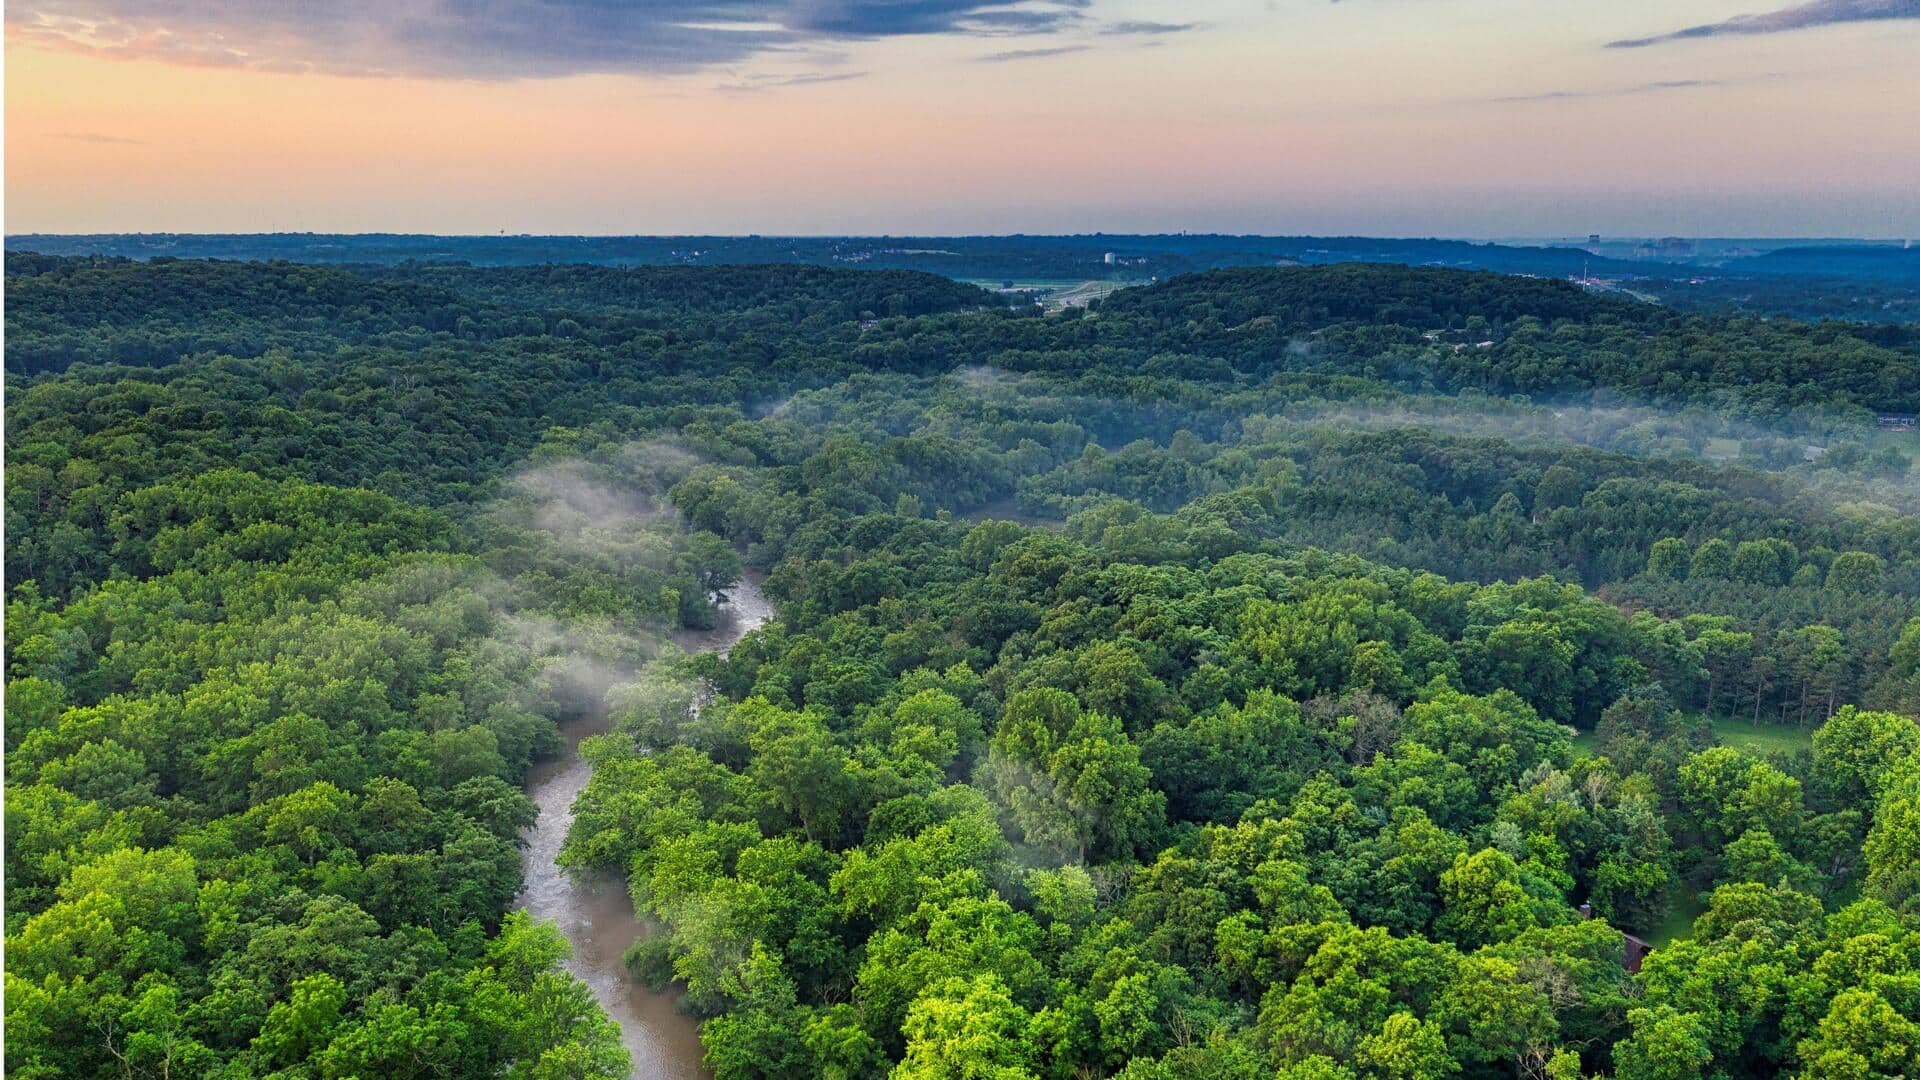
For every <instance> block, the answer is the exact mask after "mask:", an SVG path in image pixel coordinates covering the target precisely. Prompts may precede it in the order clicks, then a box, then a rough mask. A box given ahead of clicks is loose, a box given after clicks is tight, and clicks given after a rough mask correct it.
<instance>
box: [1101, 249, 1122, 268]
mask: <svg viewBox="0 0 1920 1080" xmlns="http://www.w3.org/2000/svg"><path fill="white" fill-rule="evenodd" d="M1100 261H1101V262H1104V263H1106V264H1107V265H1108V266H1112V265H1113V264H1114V263H1115V262H1116V261H1118V257H1117V256H1115V255H1114V253H1113V252H1111V251H1109V252H1107V253H1106V255H1105V256H1103V257H1102V258H1101V260H1100Z"/></svg>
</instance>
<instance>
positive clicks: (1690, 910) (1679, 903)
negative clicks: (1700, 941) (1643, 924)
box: [1640, 893, 1707, 949]
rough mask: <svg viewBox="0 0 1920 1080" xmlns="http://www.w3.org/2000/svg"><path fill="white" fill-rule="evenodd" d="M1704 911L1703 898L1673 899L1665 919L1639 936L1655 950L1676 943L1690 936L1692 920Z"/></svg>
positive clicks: (1689, 896)
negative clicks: (1671, 907) (1671, 906)
mask: <svg viewBox="0 0 1920 1080" xmlns="http://www.w3.org/2000/svg"><path fill="white" fill-rule="evenodd" d="M1706 910H1707V902H1706V898H1705V897H1701V896H1695V895H1693V894H1691V893H1688V894H1686V895H1683V896H1676V897H1674V898H1673V909H1672V910H1671V911H1668V912H1667V917H1666V918H1664V919H1662V920H1660V923H1659V925H1657V926H1652V927H1649V928H1648V929H1647V932H1646V933H1644V934H1642V935H1640V936H1641V938H1643V939H1644V940H1645V941H1646V943H1647V944H1649V945H1652V946H1653V947H1654V948H1656V949H1657V948H1659V947H1660V946H1662V945H1666V944H1669V943H1671V942H1674V941H1678V940H1679V939H1681V938H1683V937H1688V936H1690V935H1692V933H1693V920H1695V919H1697V918H1699V917H1700V914H1701V912H1704V911H1706Z"/></svg>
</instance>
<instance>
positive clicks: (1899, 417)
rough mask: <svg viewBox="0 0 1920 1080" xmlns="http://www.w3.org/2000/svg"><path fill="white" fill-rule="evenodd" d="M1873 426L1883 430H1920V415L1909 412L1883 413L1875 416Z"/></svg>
mask: <svg viewBox="0 0 1920 1080" xmlns="http://www.w3.org/2000/svg"><path fill="white" fill-rule="evenodd" d="M1873 426H1874V427H1877V428H1879V429H1880V430H1881V431H1904V432H1914V431H1920V417H1915V416H1913V415H1911V414H1909V413H1881V414H1880V415H1879V416H1877V417H1875V418H1874V421H1873Z"/></svg>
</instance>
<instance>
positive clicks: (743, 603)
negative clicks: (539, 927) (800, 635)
mask: <svg viewBox="0 0 1920 1080" xmlns="http://www.w3.org/2000/svg"><path fill="white" fill-rule="evenodd" d="M728 601H729V602H728V603H726V604H725V605H723V606H722V607H721V608H720V621H719V623H718V625H716V626H715V627H714V628H713V629H712V630H706V631H684V632H681V633H678V634H675V635H674V642H675V644H677V645H679V646H680V647H681V648H682V649H685V650H687V651H688V652H700V651H703V650H711V651H714V652H720V653H725V652H726V650H727V649H729V648H731V647H732V646H733V643H734V642H736V641H739V640H740V638H741V637H742V636H743V635H745V634H746V633H747V631H749V630H752V629H754V628H755V627H757V626H759V625H761V624H762V623H764V622H766V621H767V619H768V618H769V617H770V616H771V615H772V608H771V606H770V605H769V604H768V602H767V598H766V596H765V595H764V594H762V593H761V591H760V578H759V575H757V574H755V575H749V576H747V577H745V578H743V579H742V580H741V581H740V583H739V584H738V585H736V586H735V587H734V588H733V590H732V592H731V594H730V596H729V598H728ZM611 726H612V719H611V717H610V716H609V714H608V713H607V712H606V711H605V710H602V711H599V712H597V713H594V714H592V715H589V716H585V717H582V718H580V719H579V720H576V721H573V722H572V723H568V724H563V725H561V728H560V734H561V735H562V736H563V737H564V738H565V739H566V742H567V750H566V753H565V754H563V755H561V756H560V757H558V758H555V759H553V760H551V761H543V762H539V763H537V764H535V765H534V767H533V768H532V770H530V771H529V772H528V774H527V795H528V797H529V798H531V799H533V801H534V803H535V804H536V805H537V806H539V808H540V818H539V820H538V821H537V822H535V824H534V826H533V828H532V829H530V830H528V832H527V835H526V839H527V846H526V849H525V853H524V854H523V855H522V856H521V867H522V872H523V874H524V876H525V879H526V889H525V891H524V892H522V893H521V894H520V897H519V900H518V901H517V904H518V906H520V907H523V908H525V909H526V910H527V911H528V912H529V913H530V914H532V915H533V916H534V917H535V918H538V919H551V920H553V921H554V922H555V923H557V924H559V927H560V932H561V933H562V934H565V935H566V938H567V940H568V941H570V942H572V943H573V959H572V960H571V961H569V963H568V966H569V967H570V968H571V969H572V971H573V973H574V974H575V975H577V976H578V977H579V978H580V980H581V981H582V982H584V983H586V984H587V986H589V987H590V988H592V990H593V994H594V997H595V998H597V999H599V1001H600V1005H601V1007H602V1008H603V1009H605V1010H606V1012H607V1015H608V1016H610V1017H612V1018H613V1020H614V1022H615V1023H617V1024H619V1025H620V1032H621V1041H623V1042H624V1043H625V1044H626V1047H627V1052H628V1053H629V1054H631V1055H632V1057H633V1075H634V1076H635V1077H636V1078H638V1080H697V1078H701V1077H705V1076H706V1075H707V1072H706V1069H705V1068H704V1067H703V1066H702V1065H701V1057H702V1056H703V1053H704V1051H703V1050H702V1048H701V1046H700V1033H699V1024H698V1023H697V1022H696V1021H694V1020H693V1019H692V1018H691V1017H689V1016H687V1015H685V1014H683V1013H682V1012H680V1011H679V1008H678V1002H679V994H678V993H677V992H676V991H674V990H672V989H668V990H664V991H656V990H651V989H649V988H648V987H647V986H646V985H645V984H643V983H640V982H637V981H635V980H634V978H633V977H632V976H631V975H629V974H628V973H627V970H626V964H625V960H624V958H625V956H626V951H627V947H628V946H629V945H631V944H633V942H634V940H635V939H636V938H639V937H642V936H644V935H645V934H647V933H648V931H649V928H648V927H647V926H646V925H645V924H644V923H643V922H642V921H641V920H640V919H638V918H637V917H635V915H634V912H633V902H632V900H631V899H630V898H629V897H628V894H627V883H626V881H625V880H624V879H623V878H622V877H621V875H619V874H617V873H613V872H604V871H603V872H595V873H585V874H580V875H577V876H576V875H569V874H568V873H567V872H566V871H564V870H562V869H561V868H560V867H559V865H558V864H557V863H556V861H555V860H556V859H557V858H558V857H559V854H560V846H561V845H562V844H563V843H565V842H566V839H567V829H568V827H569V826H571V825H572V824H573V802H574V799H575V798H577V797H578V796H579V794H580V792H581V791H582V790H583V789H585V788H586V786H587V780H588V778H589V777H590V776H592V774H593V769H592V767H591V766H589V765H588V764H587V762H586V761H585V760H584V759H582V758H581V757H580V755H579V748H580V742H581V740H583V739H586V738H588V737H589V736H593V735H599V734H602V733H603V732H605V731H607V730H608V729H609V728H610V727H611Z"/></svg>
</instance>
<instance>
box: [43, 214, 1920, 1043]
mask: <svg viewBox="0 0 1920 1080" xmlns="http://www.w3.org/2000/svg"><path fill="white" fill-rule="evenodd" d="M6 301H7V303H6V357H5V366H6V376H7V397H8V402H7V404H8V409H7V415H6V432H5V441H6V458H7V472H6V478H5V496H6V525H7V545H6V629H5V638H6V662H7V679H8V682H7V687H6V726H5V749H6V784H5V800H6V823H7V829H6V880H5V884H6V900H5V930H6V949H5V958H6V964H5V968H6V974H5V978H6V1035H7V1038H6V1049H5V1055H6V1068H7V1071H8V1073H9V1074H11V1075H14V1076H17V1077H21V1078H23V1080H27V1078H54V1077H88V1076H142V1077H144V1076H208V1077H225V1078H234V1080H238V1078H246V1077H250V1078H264V1077H276V1078H286V1080H293V1078H322V1077H326V1078H345V1077H363V1078H372V1077H468V1076H473V1077H481V1076H485V1077H514V1078H526V1080H558V1078H575V1077H578V1078H586V1077H614V1076H621V1075H625V1072H626V1069H627V1065H628V1062H627V1060H626V1051H625V1050H624V1049H623V1048H622V1046H621V1043H620V1040H619V1038H618V1034H617V1031H616V1030H615V1027H614V1025H613V1024H612V1022H611V1021H609V1020H608V1018H607V1017H606V1016H605V1015H604V1014H603V1012H602V1011H601V1009H600V1007H599V1005H598V1004H597V1003H596V1001H595V999H594V997H593V995H592V994H591V992H589V990H588V989H587V988H586V987H585V985H583V984H582V983H581V982H580V981H578V980H577V979H575V978H574V977H573V976H572V975H571V974H569V972H568V971H567V969H566V968H565V967H564V965H563V961H564V959H565V956H566V952H567V947H568V946H567V943H566V941H565V940H564V939H563V938H562V937H561V936H560V934H559V933H558V932H557V931H556V930H555V929H554V928H553V927H552V926H551V925H549V924H545V923H541V922H539V921H537V920H533V919H530V918H528V917H527V915H526V914H525V913H523V912H520V911H517V910H515V908H514V898H515V897H516V896H517V895H518V894H519V892H520V888H521V863H520V858H521V855H520V847H521V843H522V834H523V832H524V831H525V830H526V828H527V827H528V826H529V824H530V823H531V821H532V820H533V814H534V807H533V804H532V803H531V802H530V801H529V800H528V799H527V797H526V796H525V794H524V793H523V790H522V789H523V786H524V784H525V782H526V779H527V776H528V772H529V769H530V768H531V767H532V766H533V764H534V763H535V762H537V761H542V760H546V759H550V758H552V757H553V756H554V755H555V754H557V753H559V752H560V750H561V749H562V746H561V741H560V738H559V736H558V735H557V733H556V724H557V723H559V722H561V721H564V720H567V719H569V718H572V717H578V716H581V715H584V714H588V713H592V712H596V711H610V712H611V715H612V717H613V720H614V727H613V730H612V732H611V733H610V734H607V735H603V736H599V737H596V738H594V739H591V740H589V741H588V743H587V744H586V745H585V747H584V751H583V752H584V753H585V754H586V756H587V757H588V758H589V759H590V760H591V762H592V764H593V776H592V779H591V781H590V783H589V784H588V786H587V788H586V790H585V791H584V793H583V794H582V795H581V797H580V800H579V802H578V803H577V805H576V808H575V818H574V823H573V827H572V831H571V833H570V834H569V836H568V839H567V843H566V846H565V848H564V849H563V851H562V853H561V860H562V862H563V864H564V865H566V866H568V867H570V868H575V869H578V870H580V871H582V872H588V871H594V870H612V871H614V872H617V873H620V874H623V875H626V876H627V878H628V880H629V883H630V888H631V894H632V898H633V902H634V904H635V905H636V907H637V909H638V910H639V911H640V912H641V913H643V914H644V915H646V916H648V917H649V918H650V919H651V920H652V922H653V923H654V924H655V925H656V926H657V927H658V932H657V933H655V934H653V935H651V936H648V937H645V938H643V939H642V940H640V941H638V942H636V943H635V946H634V948H633V949H632V951H631V952H630V954H629V957H628V961H629V966H630V968H631V970H632V972H633V975H634V977H635V978H637V979H643V980H647V981H650V982H652V983H654V984H656V985H659V986H671V987H673V988H674V989H675V990H676V991H677V992H678V993H681V994H683V995H684V1003H683V1007H684V1008H685V1009H686V1010H687V1011H688V1012H689V1013H690V1014H691V1015H692V1016H694V1017H695V1018H696V1019H697V1020H698V1021H699V1022H700V1025H701V1026H700V1032H701V1039H702V1042H703V1044H704V1047H705V1053H706V1064H707V1067H708V1068H710V1070H711V1071H712V1073H713V1075H714V1076H716V1077H718V1078H722V1080H746V1078H755V1077H794V1076H819V1077H833V1078H840V1080H857V1078H878V1077H896V1078H900V1080H935V1078H947V1077H951V1078H956V1080H958V1078H994V1080H1018V1078H1024V1077H1034V1078H1059V1080H1069V1078H1072V1080H1079V1078H1094V1077H1125V1078H1129V1080H1157V1078H1163V1077H1164V1078H1174V1077H1223V1078H1229V1080H1235V1078H1253V1077H1260V1078H1271V1077H1276V1076H1278V1077H1287V1078H1299V1080H1305V1078H1341V1077H1355V1078H1357V1077H1392V1078H1442V1077H1452V1076H1462V1077H1504V1076H1521V1077H1530V1078H1532V1077H1540V1078H1553V1080H1571V1078H1575V1077H1589V1076H1602V1075H1604V1076H1618V1077H1622V1078H1667V1077H1672V1078H1682V1077H1694V1076H1716V1077H1742V1076H1771V1075H1791V1076H1806V1077H1823V1078H1824V1077H1847V1078H1866V1077H1901V1076H1909V1075H1916V1074H1920V722H1917V721H1916V720H1915V715H1916V712H1917V711H1920V517H1916V510H1920V483H1917V482H1916V479H1915V475H1914V473H1915V470H1914V460H1915V458H1916V457H1920V435H1914V434H1912V433H1910V432H1901V431H1898V430H1882V429H1881V427H1880V426H1879V424H1878V418H1880V417H1882V416H1886V415H1892V414H1911V413H1914V412H1920V327H1916V326H1913V325H1900V324H1876V325H1870V326H1869V325H1856V324H1850V323H1841V322H1831V321H1830V322H1803V321H1796V320H1792V319H1786V318H1762V317H1758V316H1754V315H1747V314H1738V313H1734V314H1713V315H1706V314H1687V313H1682V312H1676V311H1674V310H1670V309H1666V308H1661V307H1656V306H1652V305H1644V304H1639V303H1634V302H1630V301H1627V300H1623V299H1618V298H1611V297H1606V296H1598V295H1593V294H1589V293H1586V292H1583V291H1581V290H1579V289H1577V288H1575V287H1574V286H1572V285H1569V284H1566V283H1564V282H1558V281H1550V280H1543V279H1535V278H1524V277H1512V276H1502V275H1498V274H1492V273H1485V272H1468V271H1458V270H1439V269H1410V268H1406V267H1399V266H1389V265H1364V266H1363V265H1337V266H1326V267H1298V268H1284V269H1282V268H1274V269H1257V270H1255V269H1236V270H1217V271H1209V272H1206V273H1198V274H1191V275H1184V276H1180V277H1175V278H1171V279H1169V280H1167V281H1164V282H1160V283H1157V284H1154V285H1150V286H1145V287H1140V288H1134V289H1127V290H1123V291H1120V292H1117V293H1115V294H1113V295H1112V296H1111V297H1108V298H1106V299H1104V300H1101V301H1096V302H1095V303H1093V304H1091V305H1089V306H1088V307H1086V308H1070V309H1068V310H1065V311H1061V312H1055V313H1050V314H1049V313H1042V312H1041V311H1039V310H1038V309H1036V308H1029V307H1024V306H1014V305H1010V304H1009V303H1008V302H1007V301H1006V300H1004V299H1003V298H1001V297H999V296H996V295H995V294H992V293H989V292H986V291H983V290H981V289H977V288H974V287H972V286H970V285H965V284H961V283H958V282H955V281H951V280H948V279H945V278H940V277H936V276H932V275H928V274H921V273H916V272H911V271H905V270H865V271H862V270H838V269H828V268H822V267H808V266H782V265H767V266H721V267H662V268H645V269H615V268H609V267H593V266H517V267H504V268H473V267H466V266H456V265H433V264H425V263H402V264H399V265H395V266H387V267H317V266H310V265H298V264H291V263H280V262H250V263H249V262H221V261H191V260H171V259H154V260H151V261H146V262H138V261H132V260H126V259H109V258H88V257H72V258H69V257H52V256H41V255H34V254H29V253H19V252H9V253H8V254H7V256H6ZM748 573H752V574H754V575H755V580H762V579H761V575H764V579H763V580H764V584H763V586H762V588H764V591H765V592H766V594H767V595H768V596H769V597H771V598H772V599H773V600H774V601H775V604H776V611H777V617H776V618H775V619H774V620H773V621H772V622H770V623H769V624H768V625H766V626H765V627H763V628H761V629H759V630H756V631H754V632H752V633H750V634H748V635H747V636H746V637H745V638H744V639H743V640H742V641H741V642H740V643H739V644H738V645H736V646H735V647H734V648H733V649H732V650H731V651H730V652H728V653H727V654H726V655H725V656H724V657H723V656H719V655H716V654H712V653H704V654H698V655H689V654H687V653H685V652H683V651H681V650H680V649H679V648H677V647H675V646H674V645H673V644H672V643H671V641H670V638H671V634H672V633H673V632H674V631H676V630H681V629H686V628H701V627H707V626H711V625H712V624H713V623H714V622H715V620H716V618H717V617H718V614H719V612H720V611H722V610H723V609H724V608H725V606H726V598H727V596H728V594H729V592H730V591H731V590H733V589H735V588H736V586H737V584H738V583H739V582H740V581H741V579H742V576H743V575H744V574H748Z"/></svg>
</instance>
